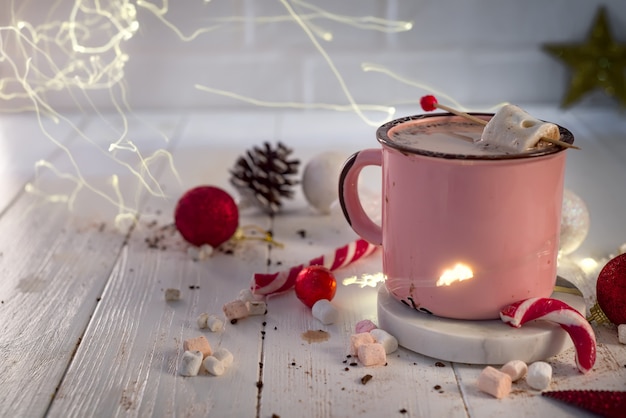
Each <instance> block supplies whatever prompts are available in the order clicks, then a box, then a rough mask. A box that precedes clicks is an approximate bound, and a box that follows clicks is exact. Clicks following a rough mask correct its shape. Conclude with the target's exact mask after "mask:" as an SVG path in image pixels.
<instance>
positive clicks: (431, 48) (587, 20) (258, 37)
mask: <svg viewBox="0 0 626 418" xmlns="http://www.w3.org/2000/svg"><path fill="white" fill-rule="evenodd" d="M150 1H154V2H155V4H158V5H161V4H162V3H161V1H160V0H159V1H157V0H150ZM310 1H311V3H310V4H312V5H314V6H315V7H318V8H321V9H323V10H325V11H327V12H330V13H334V14H338V15H345V16H353V17H362V16H375V17H378V18H384V19H392V20H406V21H411V22H413V29H412V30H411V31H409V32H401V33H384V32H380V31H367V30H361V29H357V28H354V27H352V26H350V25H347V24H345V23H339V22H335V21H331V20H328V19H322V18H319V19H314V20H312V23H313V24H314V25H316V26H317V27H319V28H321V29H323V30H325V31H328V32H329V33H332V35H333V41H332V42H326V41H323V40H320V41H319V42H320V44H321V45H322V46H323V47H324V49H325V51H326V52H327V53H328V56H329V57H330V59H331V60H332V62H333V64H334V65H335V66H336V68H337V70H338V71H339V72H340V74H341V77H342V78H343V80H344V81H345V83H346V85H347V87H348V89H349V90H350V92H351V94H352V95H353V96H354V98H355V100H357V101H358V102H360V103H368V104H396V103H406V102H407V101H415V100H417V99H419V97H420V96H421V95H423V94H424V93H425V92H426V90H424V89H422V88H418V87H413V86H409V85H407V84H406V83H402V82H400V81H397V80H394V79H392V78H391V77H389V76H387V75H384V74H382V73H379V72H363V71H362V69H361V64H362V63H373V64H377V65H380V66H384V67H386V68H388V69H389V70H390V71H392V72H394V73H396V74H398V75H399V76H401V77H405V78H406V79H410V80H411V81H413V82H415V83H418V84H421V85H426V86H429V87H431V88H433V89H435V90H436V91H438V92H441V93H445V94H447V95H449V96H451V97H452V98H454V99H455V100H457V101H458V102H460V103H461V104H463V105H464V106H467V107H472V106H474V107H476V106H490V105H495V104H497V103H498V102H501V101H512V102H524V103H548V104H552V103H554V104H557V103H558V102H559V101H560V99H561V97H562V95H563V94H564V91H565V89H566V86H567V77H568V70H567V69H566V67H565V66H564V65H562V64H561V63H560V62H558V61H556V60H555V59H554V58H552V57H550V56H549V55H547V54H546V53H544V52H543V51H542V50H541V45H542V44H545V43H551V42H578V41H582V40H584V39H585V38H586V36H587V33H588V31H589V28H590V25H591V23H592V21H593V17H594V14H595V10H596V9H597V7H598V6H599V5H600V4H605V5H606V7H607V9H608V11H609V20H610V23H611V26H612V29H613V33H614V36H615V37H616V38H617V39H618V40H619V41H621V42H626V1H624V0H605V1H600V0H523V1H522V0H419V1H416V0H343V1H339V0H310ZM23 3H24V4H25V6H24V5H23V6H20V7H19V9H18V10H16V16H18V17H19V18H21V19H23V20H26V21H33V22H39V23H41V22H42V21H43V20H44V18H43V16H45V14H42V13H43V12H45V13H49V11H48V10H42V9H41V7H36V5H35V3H36V1H35V0H30V2H23ZM64 3H65V9H64V8H63V7H60V8H59V9H56V11H55V16H56V17H58V18H61V19H62V18H63V13H64V10H65V11H66V12H67V10H69V6H71V4H72V3H73V1H72V0H65V2H64ZM101 3H102V4H108V3H107V1H104V0H103V1H101ZM290 3H291V0H290ZM169 7H170V9H169V12H168V13H167V14H166V15H165V17H166V18H168V19H169V20H170V21H171V22H172V23H173V24H174V25H176V26H177V27H178V28H179V29H180V30H181V31H182V32H183V33H184V34H185V35H187V36H189V35H191V34H192V33H193V32H194V31H195V30H197V29H200V28H202V27H212V26H214V25H217V24H219V22H218V21H215V20H211V19H220V18H221V19H227V18H231V17H240V18H241V21H235V22H232V21H231V22H229V23H223V24H222V26H220V27H219V28H216V29H215V30H212V31H209V32H206V33H203V34H201V35H199V36H198V37H196V38H195V39H194V40H192V41H188V42H183V41H182V40H181V39H180V38H178V37H177V36H176V35H175V34H174V32H173V31H172V30H170V29H168V28H167V27H166V26H165V25H164V24H163V23H162V22H160V21H159V20H158V19H156V18H155V16H154V15H152V14H151V13H150V12H148V11H147V10H146V9H145V8H143V7H140V6H137V12H138V14H137V19H138V22H139V31H138V32H137V33H136V34H135V35H134V36H133V37H132V39H130V40H129V41H127V42H123V43H122V49H123V51H124V52H125V53H127V54H128V56H129V61H128V63H127V64H126V66H125V68H124V70H125V83H126V86H127V87H128V98H129V101H130V103H131V105H132V106H133V107H135V108H146V107H149V108H163V107H177V108H191V107H211V106H221V107H224V106H226V107H233V106H249V105H248V104H246V103H244V102H242V101H239V100H234V99H232V98H229V97H224V96H220V95H216V94H209V93H206V92H203V91H199V90H198V89H196V88H194V85H196V84H202V85H206V86H209V87H211V88H215V89H221V90H226V91H231V92H233V93H236V94H239V95H242V96H246V97H250V98H253V99H257V100H260V101H269V102H299V103H309V104H310V103H318V102H324V103H332V104H346V103H347V99H346V96H345V94H344V93H343V92H342V90H341V88H340V84H339V83H338V81H337V78H336V76H335V75H334V74H333V72H332V71H331V69H330V67H329V64H328V63H327V62H326V60H325V59H324V57H323V56H322V55H321V54H320V53H319V51H317V50H316V48H315V47H314V46H313V44H312V43H311V41H310V39H308V37H307V36H306V34H305V33H304V31H303V30H302V29H301V28H300V27H299V26H298V25H297V24H296V23H295V22H293V21H275V22H273V23H261V22H255V21H254V19H260V18H271V17H277V16H286V15H287V12H286V9H285V7H284V6H283V4H282V3H281V1H280V0H210V1H208V0H207V1H202V0H171V1H170V4H169ZM294 7H295V8H296V9H297V10H298V11H299V12H300V13H303V14H306V13H312V12H311V11H310V10H304V9H303V8H302V7H297V5H294ZM9 16H10V15H8V14H7V15H5V16H4V17H0V19H1V20H2V24H3V25H8V24H10V22H11V21H10V17H9ZM2 36H3V48H4V50H5V51H7V53H8V54H9V55H11V54H12V53H13V54H15V53H16V49H15V48H16V46H15V45H14V44H13V43H12V42H10V39H8V38H7V36H8V35H7V33H6V32H3V33H2ZM101 36H102V34H101ZM11 72H12V69H11V68H9V67H7V66H6V64H3V63H1V62H0V74H1V75H2V77H7V76H10V75H11ZM75 93H76V92H75ZM89 96H90V98H91V100H93V101H95V103H96V105H97V106H98V107H100V108H103V107H104V108H106V107H111V106H112V105H113V102H112V100H111V99H110V97H109V96H108V95H107V94H103V93H102V92H100V93H93V92H90V93H89ZM47 100H49V101H50V102H51V103H53V104H54V105H55V106H62V107H72V106H75V105H76V103H77V102H80V103H87V100H85V98H84V97H80V95H76V96H75V97H73V98H72V97H71V96H70V95H68V94H67V91H62V92H61V93H60V94H51V95H48V96H47ZM594 100H595V101H599V102H601V103H609V101H608V100H606V99H605V98H604V97H603V96H595V99H594ZM16 103H17V102H16V101H12V102H7V101H5V102H3V103H2V106H3V107H4V108H7V107H8V108H10V107H15V106H16Z"/></svg>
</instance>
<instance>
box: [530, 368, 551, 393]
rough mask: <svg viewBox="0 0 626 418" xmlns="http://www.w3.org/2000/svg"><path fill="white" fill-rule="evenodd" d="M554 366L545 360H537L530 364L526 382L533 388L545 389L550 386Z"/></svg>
mask: <svg viewBox="0 0 626 418" xmlns="http://www.w3.org/2000/svg"><path fill="white" fill-rule="evenodd" d="M551 380H552V366H550V365H549V364H548V363H546V362H543V361H536V362H534V363H533V364H531V365H530V366H528V374H527V375H526V383H528V386H530V387H531V388H533V389H537V390H544V389H546V388H547V387H548V386H550V381H551Z"/></svg>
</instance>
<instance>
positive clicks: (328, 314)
mask: <svg viewBox="0 0 626 418" xmlns="http://www.w3.org/2000/svg"><path fill="white" fill-rule="evenodd" d="M311 313H312V314H313V317H314V318H315V319H317V320H319V321H320V322H321V323H322V324H324V325H330V324H334V323H335V322H337V319H339V311H338V310H337V308H335V307H334V306H333V304H332V303H330V301H329V300H328V299H320V300H318V301H317V302H315V304H313V307H312V308H311Z"/></svg>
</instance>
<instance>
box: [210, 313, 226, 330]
mask: <svg viewBox="0 0 626 418" xmlns="http://www.w3.org/2000/svg"><path fill="white" fill-rule="evenodd" d="M206 325H207V328H209V330H211V332H217V331H221V330H222V329H224V321H222V320H221V319H220V318H219V317H218V316H216V315H209V317H208V318H207V320H206Z"/></svg>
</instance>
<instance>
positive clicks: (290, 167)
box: [230, 142, 300, 214]
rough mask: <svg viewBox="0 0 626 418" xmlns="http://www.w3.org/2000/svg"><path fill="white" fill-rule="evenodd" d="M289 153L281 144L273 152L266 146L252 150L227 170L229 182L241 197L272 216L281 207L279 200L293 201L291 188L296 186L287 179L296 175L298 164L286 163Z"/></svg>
mask: <svg viewBox="0 0 626 418" xmlns="http://www.w3.org/2000/svg"><path fill="white" fill-rule="evenodd" d="M291 152H292V150H291V149H290V148H287V147H286V146H285V145H283V144H282V143H280V142H279V143H278V146H277V148H275V149H272V147H271V146H270V144H269V143H268V142H265V143H264V144H263V147H262V148H261V147H253V148H252V149H251V150H248V151H246V155H245V156H242V157H239V159H238V160H237V162H236V163H235V166H234V167H233V169H232V170H230V174H231V175H232V177H231V178H230V182H231V184H232V185H233V186H235V187H236V188H237V190H238V191H239V193H240V194H241V196H242V197H243V198H244V199H246V200H248V201H250V202H251V203H253V204H255V205H256V206H258V207H260V208H261V209H263V210H264V211H266V212H268V213H270V214H274V213H276V212H278V211H279V210H280V208H281V206H282V202H281V199H282V198H292V197H293V190H291V187H292V186H294V185H296V184H298V183H299V182H298V180H293V179H291V178H290V176H292V175H295V174H297V173H298V166H299V165H300V161H298V160H289V159H288V156H289V154H291Z"/></svg>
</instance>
